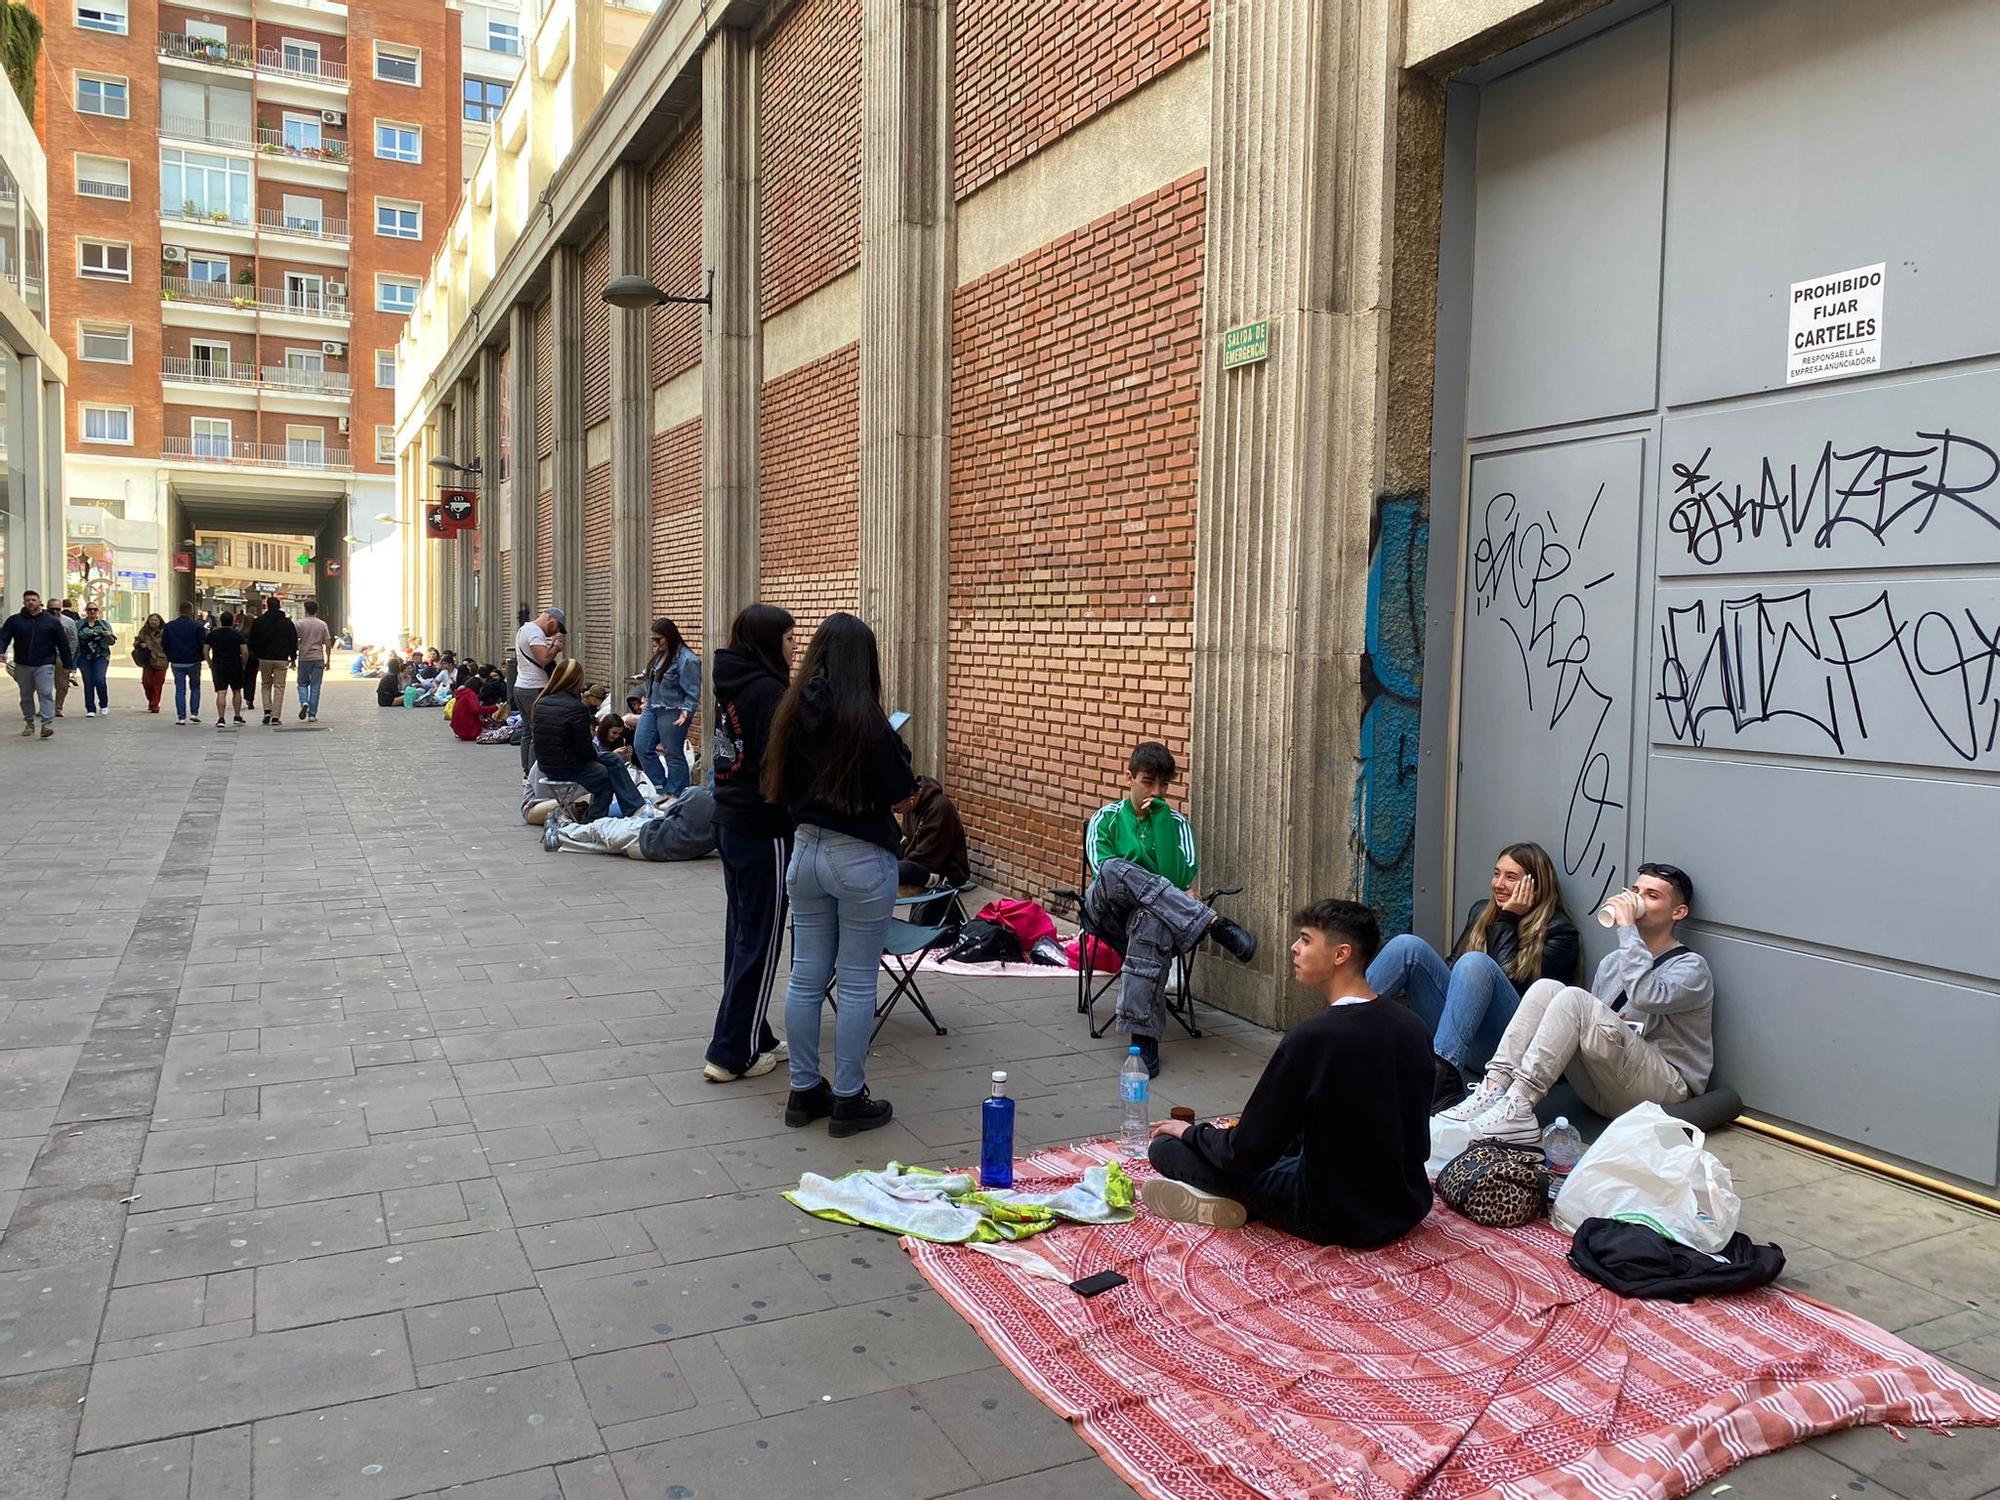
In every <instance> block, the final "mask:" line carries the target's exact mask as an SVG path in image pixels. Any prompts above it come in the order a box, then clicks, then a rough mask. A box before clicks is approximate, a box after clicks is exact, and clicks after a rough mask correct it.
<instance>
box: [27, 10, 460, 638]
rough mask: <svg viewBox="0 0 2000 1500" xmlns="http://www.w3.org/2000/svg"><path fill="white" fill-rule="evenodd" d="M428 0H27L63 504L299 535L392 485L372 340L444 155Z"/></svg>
mask: <svg viewBox="0 0 2000 1500" xmlns="http://www.w3.org/2000/svg"><path fill="white" fill-rule="evenodd" d="M460 23H461V15H460V13H459V12H458V11H457V10H456V9H452V8H449V7H447V6H446V5H444V4H441V3H438V0H355V3H352V4H341V3H338V0H215V3H211V4H207V5H202V6H198V7H197V6H188V5H177V4H167V3H161V0H50V4H49V9H48V11H47V13H46V16H45V32H44V53H43V60H42V75H41V76H42V88H41V101H40V108H39V111H38V112H39V114H40V116H41V125H42V130H43V137H44V140H45V142H46V144H47V149H48V158H49V179H50V182H49V198H50V231H51V232H50V240H49V259H50V271H51V276H52V278H53V280H54V282H55V284H56V288H57V290H58V291H59V292H60V296H59V297H58V299H57V302H58V305H59V306H60V307H62V308H63V310H64V311H63V315H62V316H61V317H59V318H58V319H57V320H56V325H57V326H56V334H57V339H58V342H59V343H60V344H61V345H62V347H63V348H64V349H65V350H67V351H68V353H69V355H70V358H71V360H72V362H73V363H72V369H73V371H74V372H75V378H74V379H73V381H72V386H71V391H70V396H69V413H68V422H67V442H66V447H67V471H68V490H69V495H70V499H71V501H72V503H73V504H79V505H88V504H90V503H92V502H93V501H95V500H98V499H104V500H111V501H116V502H118V504H119V506H120V513H121V514H123V515H124V516H126V517H128V518H135V517H137V518H146V519H151V520H152V521H153V522H155V523H156V527H157V534H158V537H159V542H158V548H157V557H156V559H155V561H156V562H157V563H158V564H159V565H160V566H159V567H158V571H159V573H160V574H161V576H162V577H163V579H167V580H168V589H167V593H168V595H169V597H170V598H171V597H175V596H179V595H182V594H184V593H185V591H186V589H187V588H188V587H189V586H190V585H189V582H188V580H187V579H186V576H185V575H182V577H181V578H179V579H174V578H173V577H172V576H171V572H170V559H171V558H172V556H173V554H175V553H177V552H181V551H184V550H185V549H184V548H183V547H182V546H181V543H182V542H183V541H185V539H186V538H188V537H189V536H191V535H193V534H194V531H195V529H196V528H197V527H214V528H218V529H223V530H228V531H231V532H255V531H269V532H272V533H276V534H285V535H311V536H315V537H317V538H319V539H320V541H321V546H320V547H319V548H318V549H317V552H318V555H320V556H321V557H322V558H324V559H325V560H326V561H328V562H332V563H339V564H342V566H340V567H336V568H334V569H332V570H331V573H330V575H329V577H328V578H327V579H324V580H322V584H323V586H327V587H328V592H329V593H331V594H333V595H336V596H337V595H338V594H339V593H340V592H341V591H342V590H343V589H344V586H345V579H344V573H345V567H344V562H345V554H344V552H342V551H341V550H340V545H341V543H342V539H344V538H346V537H348V536H350V535H352V534H353V532H354V529H355V520H356V518H357V517H366V516H370V515H373V514H376V513H378V512H380V511H382V510H384V509H386V508H388V507H389V505H390V504H391V503H392V502H393V496H394V478H393V441H392V432H393V424H394V421H395V412H394V407H395V382H396V354H395V350H396V345H397V342H398V340H399V338H400V336H401V332H402V325H403V322H404V320H405V319H406V317H407V316H408V313H409V310H410V308H411V307H412V306H413V305H414V303H415V300H416V294H417V290H418V288H419V287H420V286H421V284H422V280H423V276H424V273H425V271H426V270H427V268H428V266H429V264H430V259H431V254H432V251H433V250H434V249H435V247H436V244H437V241H438V236H439V233H440V231H441V230H442V228H443V226H444V221H445V219H446V218H447V216H448V215H449V213H450V210H451V207H452V205H453V204H454V203H455V202H456V200H457V199H458V197H459V194H460V191H461V186H462V182H463V176H464V168H463V123H464V108H463V105H462V101H461V91H462V82H461V80H462V74H463V57H464V52H463V48H462V43H461V27H460Z"/></svg>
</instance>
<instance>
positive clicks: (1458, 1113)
mask: <svg viewBox="0 0 2000 1500" xmlns="http://www.w3.org/2000/svg"><path fill="white" fill-rule="evenodd" d="M1506 1092H1507V1085H1506V1084H1504V1083H1501V1082H1499V1081H1498V1080H1497V1079H1496V1078H1495V1077H1494V1076H1493V1075H1492V1074H1491V1073H1488V1074H1487V1075H1486V1076H1485V1077H1484V1078H1482V1079H1480V1080H1479V1087H1478V1088H1476V1089H1474V1090H1473V1091H1472V1092H1471V1093H1469V1094H1467V1095H1466V1096H1465V1097H1464V1098H1463V1099H1461V1100H1459V1101H1458V1103H1456V1104H1454V1105H1453V1106H1452V1107H1451V1108H1450V1109H1442V1110H1439V1111H1438V1115H1437V1117H1438V1118H1439V1119H1440V1120H1476V1119H1478V1118H1479V1117H1480V1116H1481V1115H1483V1114H1485V1113H1486V1111H1487V1110H1489V1109H1491V1108H1492V1107H1493V1106H1494V1105H1495V1104H1497V1103H1499V1102H1500V1096H1501V1095H1502V1094H1504V1093H1506Z"/></svg>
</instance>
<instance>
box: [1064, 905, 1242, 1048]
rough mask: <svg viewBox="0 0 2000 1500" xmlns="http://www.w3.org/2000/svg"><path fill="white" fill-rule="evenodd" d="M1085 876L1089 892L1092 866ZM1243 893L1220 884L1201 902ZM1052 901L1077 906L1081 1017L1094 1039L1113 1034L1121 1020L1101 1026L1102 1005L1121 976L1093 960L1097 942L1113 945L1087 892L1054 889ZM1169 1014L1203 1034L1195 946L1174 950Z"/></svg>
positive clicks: (1193, 1034)
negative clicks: (1097, 923)
mask: <svg viewBox="0 0 2000 1500" xmlns="http://www.w3.org/2000/svg"><path fill="white" fill-rule="evenodd" d="M1083 874H1084V890H1086V891H1087V890H1088V889H1089V888H1090V870H1089V867H1088V866H1086V867H1085V869H1084V872H1083ZM1242 890H1243V887H1242V886H1240V885H1219V886H1217V887H1215V889H1213V890H1211V891H1210V892H1208V894H1207V895H1205V896H1201V897H1198V898H1197V899H1198V900H1199V901H1200V902H1201V904H1202V905H1203V906H1213V905H1215V903H1216V902H1217V901H1219V900H1221V899H1222V898H1223V897H1224V896H1235V895H1238V894H1240V893H1241V892H1242ZM1049 899H1050V901H1051V902H1067V903H1069V904H1071V905H1073V906H1075V907H1076V960H1077V963H1076V1009H1077V1014H1079V1015H1080V1016H1082V1017H1083V1018H1084V1024H1085V1025H1086V1026H1087V1027H1088V1028H1089V1030H1090V1035H1091V1038H1092V1040H1095V1039H1096V1038H1098V1037H1101V1036H1103V1035H1104V1033H1105V1032H1107V1031H1109V1030H1110V1029H1111V1023H1112V1021H1114V1020H1116V1019H1117V1016H1116V1013H1115V1011H1114V1013H1113V1015H1111V1016H1110V1017H1107V1018H1106V1020H1105V1022H1104V1024H1103V1025H1102V1026H1100V1025H1098V1024H1097V1005H1098V1002H1099V1001H1100V1000H1102V999H1103V998H1104V997H1105V996H1106V995H1107V994H1109V993H1110V992H1111V988H1112V986H1113V985H1115V984H1117V982H1118V975H1117V974H1116V973H1110V974H1100V973H1098V972H1097V968H1096V965H1095V964H1094V963H1093V962H1092V960H1093V959H1094V958H1095V956H1096V951H1095V950H1096V944H1097V943H1104V944H1105V946H1106V947H1111V946H1113V945H1112V944H1111V943H1110V942H1109V941H1108V940H1107V939H1106V938H1105V937H1104V936H1103V935H1102V934H1101V933H1099V932H1097V931H1096V930H1095V929H1094V928H1093V927H1092V926H1091V921H1090V908H1089V906H1088V905H1087V904H1086V903H1085V902H1084V899H1083V891H1073V890H1068V889H1057V890H1052V891H1050V892H1049ZM1167 1014H1168V1015H1170V1016H1172V1017H1173V1018H1174V1020H1176V1021H1178V1022H1179V1023H1180V1027H1181V1029H1182V1030H1183V1031H1185V1032H1186V1033H1187V1034H1188V1035H1189V1036H1191V1037H1198V1036H1200V1035H1201V1027H1199V1026H1197V1025H1196V1024H1195V1018H1194V947H1192V946H1190V947H1186V948H1176V949H1175V950H1174V964H1173V968H1172V969H1171V970H1169V971H1168V975H1167Z"/></svg>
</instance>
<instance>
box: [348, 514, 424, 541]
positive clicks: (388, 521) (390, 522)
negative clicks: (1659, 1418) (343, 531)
mask: <svg viewBox="0 0 2000 1500" xmlns="http://www.w3.org/2000/svg"><path fill="white" fill-rule="evenodd" d="M375 519H376V520H378V521H380V522H381V523H382V524H383V525H384V526H407V525H409V524H410V523H409V522H408V521H399V520H397V519H396V518H395V517H394V516H392V515H390V514H389V513H388V512H387V511H386V510H385V511H383V512H382V514H381V515H379V516H377V517H376V518H375ZM348 540H349V541H352V540H354V538H352V537H349V538H348Z"/></svg>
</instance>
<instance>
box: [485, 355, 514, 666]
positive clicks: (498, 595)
mask: <svg viewBox="0 0 2000 1500" xmlns="http://www.w3.org/2000/svg"><path fill="white" fill-rule="evenodd" d="M478 411H479V442H478V448H479V469H480V473H479V570H480V571H479V621H478V625H479V635H478V640H479V654H480V656H481V657H482V658H483V659H485V660H486V661H493V662H497V661H498V660H500V657H501V653H502V652H503V650H504V649H505V648H506V646H507V644H508V643H509V642H510V641H512V640H513V638H514V631H513V628H512V626H511V624H510V623H509V621H508V619H507V611H506V608H505V601H504V599H503V597H502V596H503V594H504V592H505V591H504V590H503V589H502V588H501V587H500V549H501V547H502V546H503V545H505V542H506V535H507V532H506V527H507V514H506V509H505V507H504V506H502V505H501V503H500V349H499V348H498V346H496V345H492V344H489V345H487V346H486V347H485V348H484V349H482V350H480V351H479V407H478Z"/></svg>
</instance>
